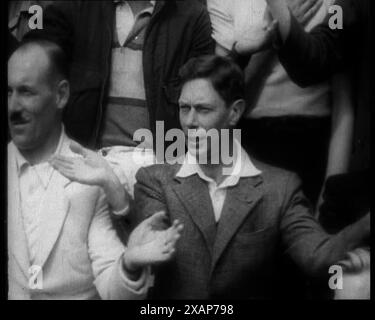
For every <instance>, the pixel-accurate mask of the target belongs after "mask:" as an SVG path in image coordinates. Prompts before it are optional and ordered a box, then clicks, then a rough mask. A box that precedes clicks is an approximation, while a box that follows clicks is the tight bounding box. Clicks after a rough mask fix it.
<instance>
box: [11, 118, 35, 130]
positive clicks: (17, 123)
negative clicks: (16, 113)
mask: <svg viewBox="0 0 375 320" xmlns="http://www.w3.org/2000/svg"><path fill="white" fill-rule="evenodd" d="M30 122H31V120H29V119H15V120H11V121H10V125H11V127H13V128H22V127H24V126H26V125H28V124H29V123H30Z"/></svg>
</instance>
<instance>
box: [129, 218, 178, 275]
mask: <svg viewBox="0 0 375 320" xmlns="http://www.w3.org/2000/svg"><path fill="white" fill-rule="evenodd" d="M165 218H166V215H165V212H158V213H155V214H153V215H152V216H151V217H149V218H148V219H146V220H144V221H143V222H141V223H140V224H139V225H138V226H137V227H136V228H135V229H134V230H133V231H132V233H131V234H130V236H129V240H128V244H127V249H126V252H125V255H124V259H125V260H124V263H125V266H126V268H127V270H129V271H135V270H137V269H139V268H142V267H145V266H148V265H154V264H159V263H162V262H165V261H168V260H169V259H171V258H172V256H173V254H174V253H175V247H176V243H177V240H178V239H179V238H180V236H181V231H182V229H183V225H182V224H181V223H180V222H179V221H178V220H175V221H174V222H173V224H172V226H171V227H169V228H168V229H165V230H160V229H158V226H160V225H161V224H163V221H164V220H165Z"/></svg>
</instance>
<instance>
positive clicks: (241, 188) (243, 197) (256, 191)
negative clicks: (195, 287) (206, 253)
mask: <svg viewBox="0 0 375 320" xmlns="http://www.w3.org/2000/svg"><path fill="white" fill-rule="evenodd" d="M261 182H262V177H261V176H256V177H251V178H250V177H249V178H241V179H240V180H239V182H238V185H236V186H235V187H232V188H229V189H228V191H227V195H226V199H225V202H224V206H223V210H222V212H221V217H220V220H219V224H218V229H217V234H216V241H215V245H214V251H213V260H212V265H213V266H214V265H215V264H216V263H217V261H218V260H219V258H220V256H221V255H222V253H223V252H224V250H225V248H226V246H227V245H228V243H229V241H230V240H231V239H232V237H233V236H234V234H235V233H236V232H237V230H238V228H239V227H240V226H241V224H242V223H243V221H244V220H245V218H246V217H247V216H248V215H249V214H250V213H251V211H252V209H253V208H254V207H255V206H256V205H257V203H258V202H259V200H260V199H261V198H262V191H261V189H260V188H258V186H259V184H261Z"/></svg>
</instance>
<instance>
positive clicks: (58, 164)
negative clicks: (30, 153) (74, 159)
mask: <svg viewBox="0 0 375 320" xmlns="http://www.w3.org/2000/svg"><path fill="white" fill-rule="evenodd" d="M49 163H50V164H51V165H52V166H53V167H54V168H55V169H57V170H59V169H68V170H73V169H74V167H73V165H72V164H71V163H70V162H67V161H64V160H61V159H57V158H55V159H52V160H50V162H49Z"/></svg>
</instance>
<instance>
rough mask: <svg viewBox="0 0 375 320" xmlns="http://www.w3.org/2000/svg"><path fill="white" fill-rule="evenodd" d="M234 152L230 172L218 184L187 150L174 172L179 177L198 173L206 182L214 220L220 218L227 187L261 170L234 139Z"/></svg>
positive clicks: (257, 173)
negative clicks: (179, 166) (178, 167)
mask: <svg viewBox="0 0 375 320" xmlns="http://www.w3.org/2000/svg"><path fill="white" fill-rule="evenodd" d="M234 152H235V153H236V156H235V160H234V161H235V162H234V165H233V170H232V174H230V175H228V176H227V177H226V178H225V179H224V180H223V181H222V182H221V183H220V184H217V183H216V181H215V180H214V179H212V178H210V177H208V176H207V175H206V174H205V173H204V172H203V171H202V169H201V168H200V166H199V164H197V161H196V159H195V158H194V156H193V155H192V154H191V153H189V152H187V153H186V155H185V159H184V162H183V164H182V166H181V168H180V170H179V171H178V172H177V174H176V176H177V177H180V178H186V177H189V176H192V175H194V174H198V176H199V177H200V178H201V179H202V180H204V181H205V182H206V183H207V184H208V191H209V193H210V198H211V202H212V207H213V209H214V214H215V220H216V222H218V221H219V219H220V216H221V211H222V209H223V205H224V201H225V198H226V195H227V189H228V188H229V187H233V186H236V185H237V184H238V182H239V180H240V178H242V177H253V176H257V175H259V174H261V171H259V170H258V169H257V168H256V167H255V166H254V164H253V163H252V162H251V160H250V157H249V155H248V154H247V153H246V151H245V150H244V149H243V148H242V146H241V144H240V143H239V142H238V141H237V140H235V143H234Z"/></svg>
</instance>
